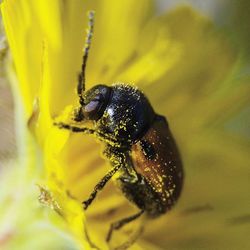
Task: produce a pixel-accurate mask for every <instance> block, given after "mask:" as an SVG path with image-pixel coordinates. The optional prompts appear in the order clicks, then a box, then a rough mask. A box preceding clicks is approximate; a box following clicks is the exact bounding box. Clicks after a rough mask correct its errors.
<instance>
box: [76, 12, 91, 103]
mask: <svg viewBox="0 0 250 250" xmlns="http://www.w3.org/2000/svg"><path fill="white" fill-rule="evenodd" d="M94 15H95V12H94V11H89V12H88V19H89V21H88V29H87V36H86V39H85V46H84V54H83V57H82V69H81V73H80V74H79V75H78V86H77V94H78V96H79V101H80V104H81V106H82V105H84V98H83V95H82V94H83V92H84V91H85V79H86V78H85V69H86V64H87V60H88V55H89V49H90V45H91V38H92V36H93V31H94Z"/></svg>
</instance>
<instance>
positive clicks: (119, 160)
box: [82, 147, 125, 210]
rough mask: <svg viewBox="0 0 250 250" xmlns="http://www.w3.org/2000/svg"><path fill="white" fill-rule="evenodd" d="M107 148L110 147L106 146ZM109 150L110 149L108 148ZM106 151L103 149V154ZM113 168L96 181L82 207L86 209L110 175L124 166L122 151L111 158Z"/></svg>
mask: <svg viewBox="0 0 250 250" xmlns="http://www.w3.org/2000/svg"><path fill="white" fill-rule="evenodd" d="M108 148H109V149H110V148H111V147H108ZM108 151H109V152H110V150H108ZM106 152H107V150H105V152H104V154H105V153H106ZM112 163H113V168H112V169H111V170H110V171H109V172H108V173H107V174H106V175H105V176H104V177H103V178H102V179H101V180H100V181H99V182H98V183H97V185H96V186H95V187H94V190H93V192H92V193H91V194H90V196H89V198H88V199H87V200H86V201H83V202H82V203H83V205H84V209H85V210H86V209H87V208H88V207H89V205H90V204H91V203H92V201H93V200H94V199H95V197H96V195H97V193H98V192H99V191H101V190H102V189H103V187H104V186H105V185H106V183H107V182H108V181H109V180H110V179H111V178H112V176H113V175H114V174H115V173H116V172H117V171H118V170H119V169H120V168H122V167H123V166H124V164H125V154H124V153H122V152H119V153H116V155H115V157H114V158H113V161H112Z"/></svg>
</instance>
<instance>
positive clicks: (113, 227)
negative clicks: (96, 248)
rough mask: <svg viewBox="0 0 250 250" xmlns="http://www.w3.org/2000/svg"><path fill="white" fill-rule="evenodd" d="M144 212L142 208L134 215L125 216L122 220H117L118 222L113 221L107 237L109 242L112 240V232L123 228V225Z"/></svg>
mask: <svg viewBox="0 0 250 250" xmlns="http://www.w3.org/2000/svg"><path fill="white" fill-rule="evenodd" d="M143 213H144V211H143V210H141V211H140V212H139V213H136V214H134V215H132V216H129V217H127V218H124V219H122V220H119V221H116V222H114V223H112V224H111V225H110V228H109V231H108V234H107V237H106V241H107V242H109V241H110V240H111V237H112V233H113V231H114V230H118V229H120V228H122V227H123V226H125V225H126V224H128V223H129V222H131V221H134V220H136V219H137V218H139V217H140V216H141V215H142V214H143Z"/></svg>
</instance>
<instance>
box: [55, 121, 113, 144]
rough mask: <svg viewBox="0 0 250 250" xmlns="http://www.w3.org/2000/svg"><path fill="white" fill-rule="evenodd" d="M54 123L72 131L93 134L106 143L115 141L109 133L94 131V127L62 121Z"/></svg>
mask: <svg viewBox="0 0 250 250" xmlns="http://www.w3.org/2000/svg"><path fill="white" fill-rule="evenodd" d="M54 125H55V126H57V127H58V128H60V129H67V130H70V131H72V132H73V133H85V134H91V135H95V136H97V137H98V138H99V139H100V140H103V141H105V142H106V143H107V144H110V145H114V144H116V143H117V142H116V140H115V139H113V138H112V136H111V135H107V134H104V133H101V132H99V131H96V130H94V129H90V128H86V127H77V126H74V125H70V124H66V123H63V122H55V123H54Z"/></svg>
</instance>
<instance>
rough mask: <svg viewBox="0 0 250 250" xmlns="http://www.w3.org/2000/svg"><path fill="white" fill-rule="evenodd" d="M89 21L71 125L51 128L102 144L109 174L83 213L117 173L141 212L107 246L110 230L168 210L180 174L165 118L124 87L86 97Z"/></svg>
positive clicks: (178, 186) (178, 188)
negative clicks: (89, 136)
mask: <svg viewBox="0 0 250 250" xmlns="http://www.w3.org/2000/svg"><path fill="white" fill-rule="evenodd" d="M93 20H94V13H93V12H89V30H88V32H87V38H86V44H85V50H84V56H83V63H82V71H81V73H80V74H79V79H78V87H77V93H78V96H79V107H77V108H76V109H75V112H74V117H73V122H72V124H65V123H62V122H57V123H55V125H56V126H58V127H59V128H62V129H68V130H71V131H72V132H76V133H78V132H80V133H86V134H92V135H95V136H97V137H98V139H99V140H100V141H102V142H104V143H105V146H106V147H105V150H104V155H105V156H106V157H107V158H108V159H109V161H110V163H111V165H112V169H111V170H110V171H109V172H108V173H107V174H106V175H105V176H104V177H103V178H102V179H101V180H100V181H99V182H98V183H97V185H96V186H95V187H94V190H93V192H92V193H91V194H90V196H89V198H88V199H87V200H85V201H84V202H83V205H84V209H87V208H88V207H89V205H90V204H91V203H92V201H93V200H94V199H95V197H96V195H97V193H98V192H99V191H100V190H101V189H102V188H103V187H104V186H105V184H106V183H107V182H108V181H109V180H110V179H111V177H112V176H113V175H114V174H115V173H116V172H119V173H120V174H119V175H118V176H119V177H117V178H116V180H115V181H116V182H117V183H118V186H119V187H120V188H121V190H122V192H123V193H124V195H125V196H126V197H127V198H128V199H129V200H130V201H131V202H132V203H134V204H135V205H136V206H137V207H138V208H139V209H140V211H139V212H138V213H136V214H135V215H132V216H130V217H127V218H125V219H122V220H120V221H118V222H115V223H112V224H111V226H110V230H109V232H108V235H107V238H106V240H107V241H110V239H111V236H112V232H113V230H117V229H119V228H121V227H122V226H123V225H125V224H127V223H129V222H131V221H133V220H135V219H136V218H138V217H139V216H140V215H142V214H143V213H144V214H145V215H146V216H147V217H150V218H154V217H158V216H160V215H161V214H164V213H166V212H167V211H168V210H169V209H171V207H172V206H173V205H174V204H175V202H176V201H177V199H178V198H179V196H180V193H181V189H182V183H183V170H182V163H181V159H180V156H179V153H178V150H177V147H176V144H175V141H174V139H173V137H172V134H171V132H170V130H169V127H168V124H167V121H166V119H165V117H163V116H161V115H158V114H156V113H155V112H154V110H153V108H152V106H151V104H150V103H149V101H148V99H147V98H146V97H145V95H143V93H142V92H141V91H139V90H138V89H137V88H135V87H132V86H130V85H127V84H114V85H112V86H111V87H110V86H106V85H102V84H100V85H96V86H94V87H93V88H91V89H90V90H88V91H85V68H86V62H87V58H88V52H89V48H90V42H91V37H92V34H93V24H94V23H93V22H94V21H93ZM86 120H88V121H92V122H93V128H87V127H83V126H82V125H84V121H86Z"/></svg>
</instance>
